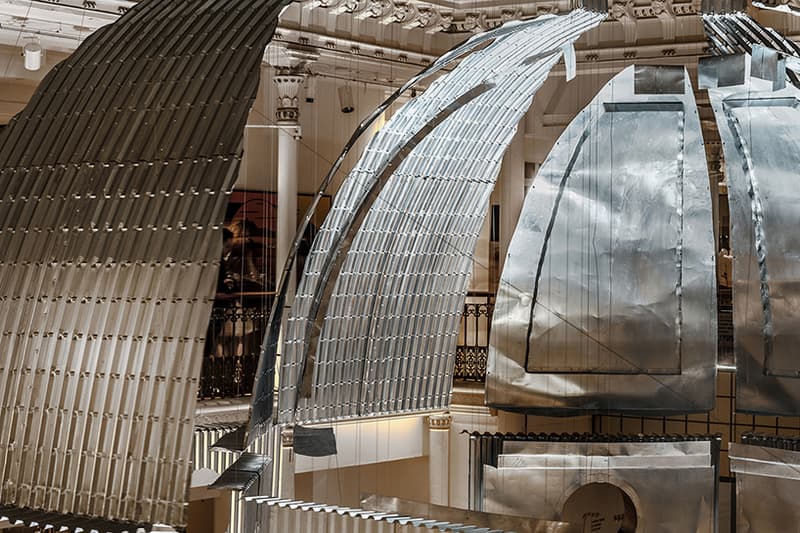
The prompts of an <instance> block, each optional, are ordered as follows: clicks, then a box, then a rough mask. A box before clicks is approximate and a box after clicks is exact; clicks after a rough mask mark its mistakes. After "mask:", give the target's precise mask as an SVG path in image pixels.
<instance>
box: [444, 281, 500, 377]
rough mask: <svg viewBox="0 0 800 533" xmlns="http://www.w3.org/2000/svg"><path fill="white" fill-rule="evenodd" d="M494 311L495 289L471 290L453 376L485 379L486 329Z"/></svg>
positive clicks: (487, 338)
mask: <svg viewBox="0 0 800 533" xmlns="http://www.w3.org/2000/svg"><path fill="white" fill-rule="evenodd" d="M493 312H494V293H491V292H470V293H469V294H468V295H467V299H466V302H465V304H464V313H463V314H462V315H461V326H460V330H459V333H458V346H457V347H456V363H455V370H454V371H453V378H454V379H456V380H460V381H484V380H485V379H486V359H487V357H488V354H489V331H490V329H491V325H492V313H493Z"/></svg>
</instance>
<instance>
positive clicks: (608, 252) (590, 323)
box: [486, 67, 717, 414]
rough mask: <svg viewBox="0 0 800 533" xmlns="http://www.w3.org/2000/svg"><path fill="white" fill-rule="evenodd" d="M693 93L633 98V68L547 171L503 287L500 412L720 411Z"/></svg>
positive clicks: (491, 385) (491, 395)
mask: <svg viewBox="0 0 800 533" xmlns="http://www.w3.org/2000/svg"><path fill="white" fill-rule="evenodd" d="M639 68H640V67H637V70H638V69H639ZM669 83H670V85H672V84H674V82H672V81H670V82H669ZM683 84H684V91H683V92H682V94H635V93H634V67H629V68H627V69H626V70H624V71H623V72H621V73H620V74H618V75H617V76H616V77H614V78H613V79H612V80H611V81H610V82H609V83H608V84H607V85H606V86H605V87H604V88H603V89H602V90H601V91H600V92H599V93H598V95H597V96H596V97H595V99H594V100H593V101H592V102H591V103H590V104H589V106H588V107H586V108H585V109H584V110H583V111H581V113H580V114H579V115H578V116H577V117H576V118H575V119H574V120H573V122H572V123H571V124H570V125H569V127H568V128H567V129H566V130H565V132H564V133H563V134H562V136H561V137H560V138H559V140H558V142H557V143H556V145H555V146H554V148H553V150H552V151H551V153H550V155H549V156H548V158H547V160H546V161H545V162H544V164H543V165H542V168H541V169H540V171H539V173H538V175H537V176H536V178H535V180H534V183H533V186H532V187H531V189H530V191H529V192H528V195H527V197H526V199H525V203H524V205H523V209H522V214H521V216H520V221H519V224H518V226H517V229H516V231H515V233H514V236H513V237H512V240H511V244H510V246H509V251H508V256H507V258H506V262H505V268H504V271H503V274H502V277H501V280H500V286H499V290H498V295H497V303H496V305H495V311H494V318H493V322H492V330H491V339H490V346H489V361H488V368H487V378H486V389H487V403H489V404H490V405H493V406H496V407H500V408H503V409H511V410H519V411H528V412H539V413H548V414H575V413H578V412H594V411H602V412H606V411H610V410H620V411H622V410H624V411H638V412H649V413H668V412H687V411H705V410H709V409H711V408H712V406H713V402H714V389H715V376H716V367H715V362H716V331H717V325H716V313H715V310H716V291H715V274H714V272H715V269H714V255H715V254H714V238H713V233H712V218H711V197H710V192H709V182H708V174H707V169H706V161H705V152H704V150H703V140H702V136H701V130H700V121H699V118H698V114H697V109H696V107H695V102H694V96H693V93H692V87H691V85H690V82H689V79H688V76H687V75H685V74H684V77H683ZM650 92H652V91H650Z"/></svg>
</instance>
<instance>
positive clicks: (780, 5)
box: [753, 0, 800, 17]
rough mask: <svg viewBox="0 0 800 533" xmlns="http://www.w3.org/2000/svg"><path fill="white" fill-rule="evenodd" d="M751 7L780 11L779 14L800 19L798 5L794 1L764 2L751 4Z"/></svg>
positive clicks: (769, 0) (799, 7)
mask: <svg viewBox="0 0 800 533" xmlns="http://www.w3.org/2000/svg"><path fill="white" fill-rule="evenodd" d="M753 7H757V8H759V9H769V10H770V11H780V12H781V13H787V14H789V15H794V16H795V17H800V5H798V3H797V2H796V1H780V0H766V1H765V2H753Z"/></svg>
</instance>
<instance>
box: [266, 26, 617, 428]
mask: <svg viewBox="0 0 800 533" xmlns="http://www.w3.org/2000/svg"><path fill="white" fill-rule="evenodd" d="M603 17H604V15H601V14H597V13H591V12H588V11H584V10H578V11H574V12H572V13H571V14H569V15H566V16H562V17H542V18H541V19H537V20H535V21H531V22H526V23H519V24H515V25H512V26H511V27H506V28H504V31H503V33H501V34H498V35H495V36H494V41H493V42H492V43H491V44H490V45H489V46H487V47H485V48H483V49H481V50H478V51H476V52H474V53H473V54H472V55H470V56H469V57H467V58H466V59H464V60H463V61H462V62H461V63H460V64H459V66H458V67H457V68H456V69H455V70H454V71H453V72H452V73H451V74H449V75H448V76H447V77H446V78H442V79H440V80H437V81H436V82H434V83H433V84H432V85H431V87H430V88H429V89H428V90H426V91H425V92H424V93H423V94H422V95H421V96H419V97H417V98H415V99H413V100H412V101H410V102H409V103H408V104H406V106H404V107H403V109H401V110H400V111H399V112H398V113H397V114H396V115H395V116H394V117H392V119H391V120H390V121H389V122H387V124H386V125H385V126H384V127H383V128H382V129H381V131H380V132H379V133H378V134H376V136H375V138H374V139H373V140H372V142H371V143H370V145H369V146H368V148H367V149H366V151H365V153H364V155H363V157H362V159H361V161H360V162H359V163H358V164H357V165H356V167H355V168H354V169H353V171H352V172H351V173H350V175H349V177H348V178H347V179H346V180H345V182H344V184H343V186H342V188H341V190H340V191H339V193H338V194H337V197H336V201H335V203H334V205H333V209H332V214H331V215H330V216H329V217H328V218H327V219H326V221H325V223H324V225H323V226H322V229H321V231H320V234H319V236H318V237H317V239H316V240H315V242H314V246H313V248H312V251H311V254H310V255H309V258H308V260H307V262H306V267H305V272H304V276H303V279H302V281H301V283H300V287H299V289H298V295H297V299H296V302H295V304H294V306H293V308H292V314H291V317H290V320H289V326H288V329H287V335H286V339H287V340H286V344H285V353H284V354H283V357H284V362H283V370H282V374H281V396H280V399H279V401H280V414H279V420H280V421H281V422H284V423H295V422H319V421H326V420H340V419H347V418H353V417H364V416H372V415H381V414H391V413H401V412H412V411H420V410H430V409H436V408H443V407H446V406H447V404H448V403H449V399H450V390H451V386H452V368H453V356H452V354H453V353H454V348H455V342H456V335H457V330H458V321H459V315H460V310H461V308H462V306H463V301H464V297H465V295H466V289H467V284H468V281H469V276H470V267H471V255H472V252H473V249H474V246H475V242H476V239H477V235H478V232H479V231H480V227H481V225H482V221H483V216H484V214H485V212H486V209H487V203H488V198H489V194H490V193H491V190H492V188H493V186H494V183H495V179H496V176H497V173H498V172H499V167H500V161H501V159H502V156H503V153H504V151H505V149H506V147H507V146H508V144H509V143H510V141H511V138H512V137H513V135H514V132H515V131H516V127H517V123H518V122H519V120H520V118H521V117H522V116H523V114H524V113H525V112H526V111H527V109H528V107H529V105H530V102H531V99H532V98H533V95H534V93H535V92H536V90H537V89H538V88H539V87H540V86H541V84H542V83H543V82H544V79H545V78H546V76H547V74H548V73H549V71H550V69H551V68H552V67H553V65H555V63H556V62H557V61H558V59H559V57H560V56H561V52H562V48H563V47H565V46H569V45H571V43H572V42H573V41H574V40H575V39H577V38H578V37H579V36H580V35H581V34H582V33H583V32H584V31H586V30H588V29H590V28H592V27H594V26H596V25H597V24H598V23H599V22H600V21H601V20H602V19H603Z"/></svg>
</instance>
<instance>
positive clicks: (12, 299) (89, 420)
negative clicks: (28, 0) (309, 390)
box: [0, 0, 285, 525]
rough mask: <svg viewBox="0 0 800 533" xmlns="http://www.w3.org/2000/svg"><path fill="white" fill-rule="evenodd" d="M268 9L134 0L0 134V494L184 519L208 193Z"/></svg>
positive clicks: (229, 176)
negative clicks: (129, 8) (135, 3)
mask: <svg viewBox="0 0 800 533" xmlns="http://www.w3.org/2000/svg"><path fill="white" fill-rule="evenodd" d="M283 3H285V2H281V1H268V0H230V1H227V2H198V1H195V0H175V1H170V2H158V1H155V0H150V1H145V2H141V3H139V4H137V5H136V7H134V8H133V9H131V10H130V11H129V12H127V13H126V14H125V15H124V16H122V17H121V18H120V19H119V20H118V21H117V22H116V23H114V24H112V25H110V26H106V27H104V28H101V29H100V30H98V31H97V32H95V33H94V34H93V35H91V36H90V37H89V38H88V39H87V40H86V42H85V43H84V44H83V45H82V46H80V47H79V48H78V50H77V51H76V52H75V53H74V54H73V55H72V56H71V57H70V58H68V59H67V60H66V61H64V62H63V63H61V64H59V65H57V66H56V67H54V68H53V70H52V71H51V72H50V73H49V74H48V75H47V76H46V78H45V79H44V81H43V82H42V84H41V85H40V87H39V88H38V89H37V91H36V93H35V94H34V96H33V98H32V99H31V101H30V102H29V104H28V106H27V107H26V108H25V109H24V110H23V111H22V113H20V114H19V115H18V116H16V117H14V119H12V121H11V123H10V124H9V125H8V126H7V127H6V128H4V129H3V130H2V131H0V352H2V353H3V356H2V361H0V420H2V424H0V479H2V483H1V484H0V502H2V503H3V504H11V505H15V506H20V507H28V508H35V509H43V510H49V511H54V512H60V513H74V514H78V515H88V516H99V517H110V518H114V519H122V520H134V521H141V522H162V523H168V524H173V525H181V524H183V523H185V518H184V512H185V505H184V500H185V498H186V488H187V482H188V475H189V472H190V449H191V441H192V433H193V419H194V406H195V397H196V393H197V381H198V378H199V374H200V365H201V361H202V357H201V352H202V350H203V346H204V338H203V337H204V336H205V332H206V328H207V325H208V317H209V314H210V309H211V302H212V300H213V295H214V289H215V280H216V264H217V263H216V261H217V260H218V258H219V253H220V247H221V242H220V241H221V239H220V236H219V231H218V229H219V227H220V226H221V224H222V220H223V216H224V209H225V204H226V201H227V197H226V194H225V191H227V190H228V189H229V188H230V187H231V186H232V185H233V181H234V179H235V177H236V173H237V169H238V165H239V160H240V155H241V139H242V132H243V128H244V124H245V122H246V119H247V115H248V113H249V111H250V108H251V106H252V102H253V100H254V98H255V94H256V90H257V87H258V81H259V70H260V64H261V60H262V56H263V51H264V47H265V46H266V44H267V42H268V41H269V39H270V37H271V35H272V31H273V29H274V27H275V24H276V19H277V16H278V13H279V12H280V9H281V7H282V5H283Z"/></svg>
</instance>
